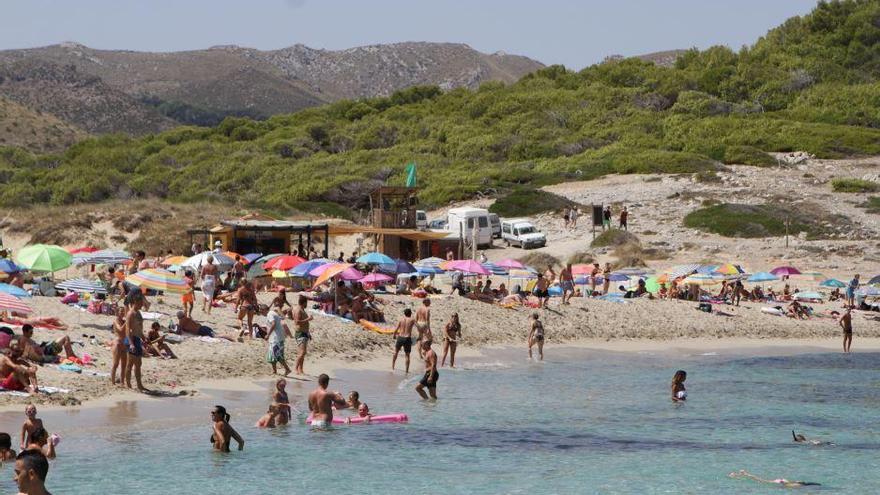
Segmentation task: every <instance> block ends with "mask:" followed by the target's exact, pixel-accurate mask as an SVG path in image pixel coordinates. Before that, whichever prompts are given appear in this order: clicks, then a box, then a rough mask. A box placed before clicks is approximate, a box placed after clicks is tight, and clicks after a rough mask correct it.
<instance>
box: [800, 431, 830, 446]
mask: <svg viewBox="0 0 880 495" xmlns="http://www.w3.org/2000/svg"><path fill="white" fill-rule="evenodd" d="M791 437H792V438H793V439H794V443H803V444H807V445H834V444H833V443H831V442H823V441H821V440H807V437H806V436H804V435H802V434H800V433H795V432H794V430H791Z"/></svg>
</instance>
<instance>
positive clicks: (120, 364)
mask: <svg viewBox="0 0 880 495" xmlns="http://www.w3.org/2000/svg"><path fill="white" fill-rule="evenodd" d="M126 313H128V308H126V307H125V306H120V307H119V308H117V309H116V319H115V320H114V321H113V334H114V335H115V336H116V338H115V339H113V341H111V343H110V346H111V347H110V350H111V352H112V354H113V366H112V367H111V368H110V383H112V384H113V385H116V384H117V382H116V370H117V369H119V371H120V377H119V382H118V383H119V385H123V383H122V375H121V374H122V373H124V372H125V367H126V365H127V364H128V348H127V347H126V345H125V314H126Z"/></svg>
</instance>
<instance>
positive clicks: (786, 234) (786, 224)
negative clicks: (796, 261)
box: [783, 217, 791, 249]
mask: <svg viewBox="0 0 880 495" xmlns="http://www.w3.org/2000/svg"><path fill="white" fill-rule="evenodd" d="M783 223H784V225H785V249H788V227H789V226H790V225H791V217H785V222H783Z"/></svg>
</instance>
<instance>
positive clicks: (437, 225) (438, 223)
mask: <svg viewBox="0 0 880 495" xmlns="http://www.w3.org/2000/svg"><path fill="white" fill-rule="evenodd" d="M445 227H446V220H445V219H442V218H441V219H437V220H431V221H430V222H428V228H429V229H431V230H443V229H444V228H445Z"/></svg>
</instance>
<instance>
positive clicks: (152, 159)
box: [0, 0, 880, 211]
mask: <svg viewBox="0 0 880 495" xmlns="http://www.w3.org/2000/svg"><path fill="white" fill-rule="evenodd" d="M167 110H168V111H174V112H194V115H193V118H194V119H201V118H206V119H210V118H211V117H212V116H210V115H198V114H197V112H196V111H195V110H194V109H181V108H168V109H167ZM878 128H880V1H878V0H852V1H841V2H836V1H835V2H822V3H820V4H819V5H818V7H817V8H816V9H815V11H814V12H812V13H811V14H810V15H808V16H805V17H797V18H792V19H790V20H788V21H787V22H786V23H785V24H783V25H782V26H780V27H779V28H776V29H774V30H772V31H771V32H769V33H768V34H767V36H765V37H764V38H761V39H760V40H758V42H757V43H756V44H755V45H753V46H751V47H748V48H743V49H742V50H740V51H739V52H734V51H732V50H730V49H728V48H725V47H714V48H710V49H708V50H706V51H702V52H701V51H697V50H691V51H689V52H687V53H686V54H684V55H683V56H681V57H680V58H679V60H678V62H677V63H676V66H675V67H674V68H661V67H656V66H654V65H652V64H650V63H646V62H642V61H640V60H638V59H626V60H622V61H615V62H609V63H603V64H599V65H595V66H592V67H588V68H586V69H584V70H582V71H580V72H572V71H568V70H566V69H565V68H563V67H561V66H553V67H548V68H546V69H543V70H541V71H538V72H536V73H534V74H531V75H528V76H526V77H524V78H523V79H521V80H520V81H518V82H517V83H515V84H511V85H509V86H505V85H503V84H500V83H488V84H484V85H483V86H482V87H480V88H479V90H476V91H467V90H454V91H450V92H447V93H442V92H441V91H440V90H439V89H438V88H435V87H416V88H411V89H407V90H404V91H400V92H397V93H395V94H394V95H392V96H390V97H388V98H376V99H369V100H362V101H342V102H338V103H334V104H331V105H327V106H323V107H320V108H314V109H309V110H305V111H302V112H299V113H296V114H291V115H284V116H276V117H272V118H270V119H267V120H265V121H254V120H250V119H247V118H232V117H229V118H226V119H224V120H223V121H222V122H221V123H220V124H219V125H217V126H216V127H213V128H198V127H180V128H176V129H173V130H170V131H167V132H164V133H162V134H158V135H152V136H147V137H144V138H130V137H125V136H120V135H111V136H104V137H99V138H94V139H88V140H85V141H82V142H81V143H79V144H77V145H75V146H73V147H71V148H69V149H68V150H67V151H66V152H65V153H64V154H62V155H57V156H56V155H47V156H35V155H32V154H29V153H27V152H24V151H21V150H16V149H10V148H6V149H0V183H2V184H3V187H2V192H0V205H5V206H18V205H30V204H34V203H42V202H48V203H51V204H69V203H78V202H94V201H100V200H104V199H108V198H121V199H126V198H131V197H157V198H168V199H171V200H175V201H186V202H191V201H200V200H207V201H221V202H228V203H234V204H240V205H248V206H257V207H268V208H272V209H274V210H276V211H282V210H287V209H291V208H303V207H304V206H308V205H312V204H322V205H325V206H326V205H334V204H341V205H344V206H345V207H347V208H349V209H356V208H358V207H362V206H364V204H365V203H364V200H365V192H366V191H368V190H369V189H370V188H372V187H374V186H375V185H377V184H380V183H382V182H384V181H387V182H388V183H391V184H402V183H403V181H404V172H403V170H404V167H405V165H406V164H407V163H408V162H411V161H414V162H416V163H417V164H418V165H419V183H420V186H422V187H423V191H422V194H421V200H422V202H423V203H424V204H425V205H427V206H431V205H440V204H443V203H446V202H448V201H450V200H456V199H463V198H468V197H472V196H473V195H475V194H478V193H480V194H489V195H498V194H503V193H505V192H507V191H510V190H513V189H516V188H518V187H523V186H527V187H534V186H539V185H542V184H547V183H553V182H559V181H565V180H574V179H588V178H594V177H598V176H601V175H604V174H608V173H614V172H617V173H645V172H664V173H695V172H700V171H706V170H711V169H713V168H714V167H715V166H716V164H717V163H718V162H725V163H745V164H751V165H756V166H767V165H773V164H774V160H773V159H772V158H771V157H770V156H768V155H767V154H766V152H769V151H794V150H804V151H808V152H810V153H813V154H815V155H817V156H819V157H839V156H843V155H852V154H873V153H880V130H878ZM304 202H309V203H304ZM312 202H316V203H312ZM336 211H341V209H339V210H336ZM348 211H350V210H348Z"/></svg>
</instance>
